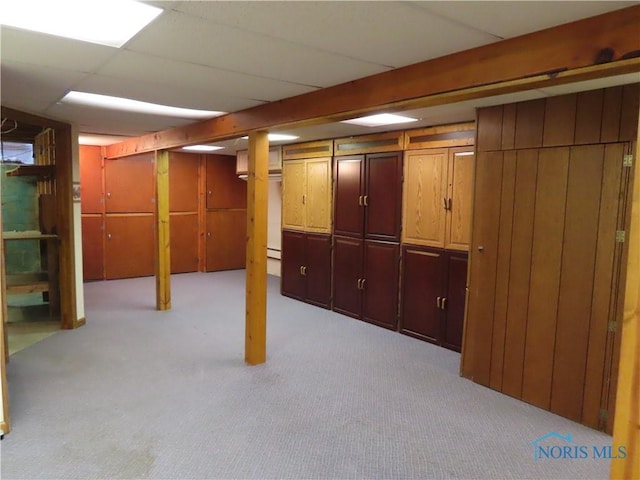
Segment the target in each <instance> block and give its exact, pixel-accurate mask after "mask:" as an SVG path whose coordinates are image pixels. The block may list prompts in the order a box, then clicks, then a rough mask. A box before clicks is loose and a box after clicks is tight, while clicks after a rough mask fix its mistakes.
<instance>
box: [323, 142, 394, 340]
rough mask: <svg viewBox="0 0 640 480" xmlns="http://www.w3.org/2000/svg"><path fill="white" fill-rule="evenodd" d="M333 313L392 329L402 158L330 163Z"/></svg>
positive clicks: (371, 157) (382, 155)
mask: <svg viewBox="0 0 640 480" xmlns="http://www.w3.org/2000/svg"><path fill="white" fill-rule="evenodd" d="M334 164H335V167H334V172H335V173H334V175H335V195H334V197H335V204H334V229H333V231H334V249H333V309H334V310H335V311H337V312H340V313H343V314H346V315H351V316H353V317H356V318H361V319H362V320H365V321H367V322H370V323H373V324H376V325H379V326H382V327H385V328H390V329H396V327H397V318H398V308H397V307H398V280H399V278H398V272H399V258H400V246H399V243H398V242H399V239H400V207H401V198H402V197H401V192H402V154H401V153H400V152H385V153H372V154H360V155H346V156H339V157H336V158H335V162H334Z"/></svg>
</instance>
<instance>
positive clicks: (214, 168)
mask: <svg viewBox="0 0 640 480" xmlns="http://www.w3.org/2000/svg"><path fill="white" fill-rule="evenodd" d="M205 158H206V159H207V160H206V165H207V208H240V209H246V208H247V182H246V181H244V180H242V179H241V178H239V177H238V176H237V175H236V159H235V157H231V156H229V155H206V156H205Z"/></svg>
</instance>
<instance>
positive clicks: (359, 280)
mask: <svg viewBox="0 0 640 480" xmlns="http://www.w3.org/2000/svg"><path fill="white" fill-rule="evenodd" d="M361 282H362V279H361V278H359V279H358V287H357V288H358V290H362V285H361Z"/></svg>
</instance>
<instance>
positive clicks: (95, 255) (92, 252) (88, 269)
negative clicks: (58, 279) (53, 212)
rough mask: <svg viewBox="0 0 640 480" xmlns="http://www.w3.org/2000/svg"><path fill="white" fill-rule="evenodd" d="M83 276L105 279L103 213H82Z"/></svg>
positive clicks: (92, 278)
mask: <svg viewBox="0 0 640 480" xmlns="http://www.w3.org/2000/svg"><path fill="white" fill-rule="evenodd" d="M82 278H83V279H84V281H85V282H86V281H89V280H103V279H104V220H103V216H102V215H82Z"/></svg>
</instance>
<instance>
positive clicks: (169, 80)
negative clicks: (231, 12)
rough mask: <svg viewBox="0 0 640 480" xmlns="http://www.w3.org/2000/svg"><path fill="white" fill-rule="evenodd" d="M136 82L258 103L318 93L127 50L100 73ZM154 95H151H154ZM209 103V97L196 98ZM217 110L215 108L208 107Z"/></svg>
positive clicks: (264, 79)
mask: <svg viewBox="0 0 640 480" xmlns="http://www.w3.org/2000/svg"><path fill="white" fill-rule="evenodd" d="M99 74H100V75H105V76H109V77H113V78H120V79H123V80H128V81H132V82H153V83H158V84H160V85H166V86H172V87H175V88H180V89H181V90H182V91H183V92H184V93H185V94H186V93H187V92H189V91H190V90H192V89H193V90H194V92H217V94H218V95H229V96H233V97H237V98H246V99H252V100H255V101H273V100H278V99H281V98H285V97H290V96H293V95H299V94H302V93H307V92H311V91H313V90H315V88H312V87H308V86H304V85H298V84H295V83H287V82H283V81H279V80H271V79H266V78H261V77H256V76H252V75H246V74H241V73H235V72H230V71H226V70H221V69H216V68H210V67H206V66H202V65H197V64H193V63H187V62H181V61H177V60H170V59H166V58H161V57H155V56H150V55H143V54H140V53H135V52H129V51H123V52H121V53H120V54H118V55H117V56H116V57H114V58H113V59H112V60H111V61H110V62H108V63H107V64H106V65H105V66H104V67H103V68H102V69H100V72H99ZM150 94H151V92H150ZM200 100H202V101H203V102H205V103H207V104H208V103H209V102H207V101H206V99H205V98H201V99H196V101H198V102H199V101H200ZM208 108H213V106H211V107H208Z"/></svg>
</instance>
